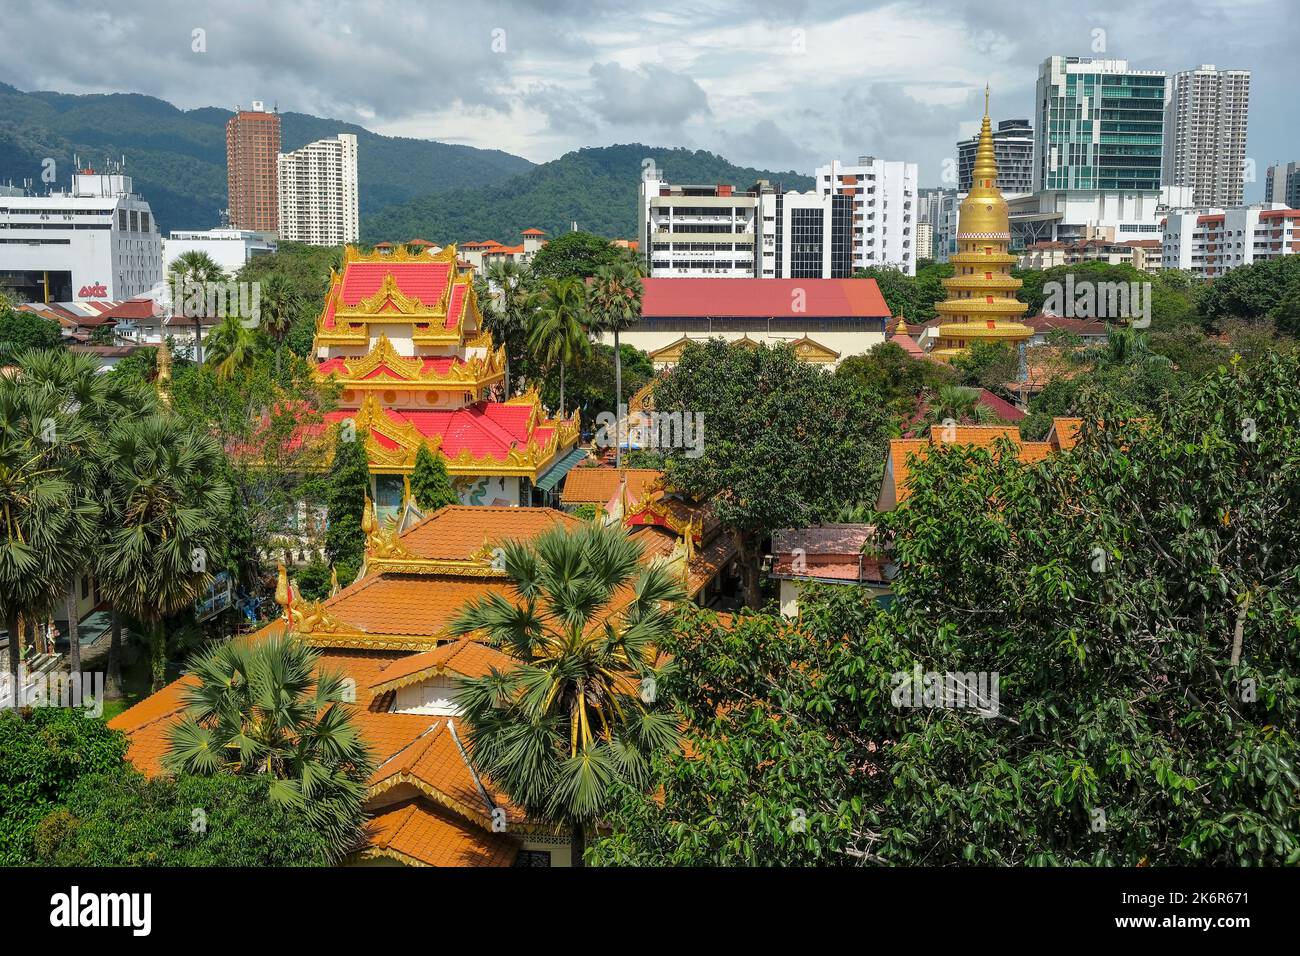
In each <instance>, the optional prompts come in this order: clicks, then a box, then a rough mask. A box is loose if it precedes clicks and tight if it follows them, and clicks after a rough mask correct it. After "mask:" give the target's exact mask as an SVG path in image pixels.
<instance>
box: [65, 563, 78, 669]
mask: <svg viewBox="0 0 1300 956" xmlns="http://www.w3.org/2000/svg"><path fill="white" fill-rule="evenodd" d="M63 597H64V602H63V603H64V606H65V608H64V609H65V610H66V611H67V614H68V670H69V671H71V672H72V673H73V674H80V673H81V622H80V621H79V620H77V575H75V574H74V575H73V576H72V581H70V582H69V584H68V590H67V593H66V594H64V596H63Z"/></svg>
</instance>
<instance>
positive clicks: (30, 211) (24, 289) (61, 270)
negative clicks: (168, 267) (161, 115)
mask: <svg viewBox="0 0 1300 956" xmlns="http://www.w3.org/2000/svg"><path fill="white" fill-rule="evenodd" d="M162 266H163V259H162V239H161V237H160V235H159V232H158V223H157V222H156V221H155V220H154V217H153V211H152V210H151V209H150V207H149V203H148V202H146V201H145V200H144V199H143V198H142V197H140V196H138V195H136V194H135V193H134V192H133V191H132V182H131V177H130V176H127V175H124V174H123V173H122V172H121V171H120V170H114V171H112V172H107V173H97V172H95V171H94V170H92V169H83V170H82V171H80V172H77V173H75V174H73V176H72V183H71V188H70V189H68V190H66V191H62V192H49V193H46V194H44V195H33V194H32V193H31V192H30V191H24V190H18V189H12V188H10V189H6V190H4V193H3V194H0V288H7V289H8V290H10V291H12V292H13V293H14V294H15V295H16V296H17V298H19V299H21V300H26V301H31V302H83V301H109V300H111V301H117V300H121V299H129V298H131V297H132V296H137V295H143V294H144V293H145V292H148V291H149V290H150V289H151V288H153V287H154V285H155V284H157V283H158V282H160V281H162V278H163V268H162Z"/></svg>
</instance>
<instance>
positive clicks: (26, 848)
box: [0, 707, 126, 866]
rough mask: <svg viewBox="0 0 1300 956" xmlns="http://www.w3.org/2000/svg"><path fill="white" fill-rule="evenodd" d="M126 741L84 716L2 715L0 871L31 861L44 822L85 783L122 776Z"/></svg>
mask: <svg viewBox="0 0 1300 956" xmlns="http://www.w3.org/2000/svg"><path fill="white" fill-rule="evenodd" d="M125 754H126V738H125V737H123V736H122V735H121V734H120V733H117V732H116V731H113V730H109V729H108V727H107V726H105V724H104V722H103V721H102V720H97V719H94V718H91V717H88V716H86V712H85V711H83V710H77V709H69V708H58V707H37V708H34V709H32V710H27V711H23V712H19V713H15V712H12V711H7V710H5V711H0V866H16V865H19V864H22V863H26V862H28V861H29V860H30V859H31V857H32V852H33V850H32V838H33V836H34V835H35V833H36V828H37V826H38V825H39V824H40V822H41V821H42V820H43V819H45V817H46V816H48V815H49V814H50V813H52V812H54V811H55V810H56V809H58V808H59V807H60V806H62V805H63V804H64V803H65V802H66V801H67V800H68V799H69V796H70V794H71V792H72V791H73V789H74V788H75V787H76V785H77V783H78V781H80V780H81V779H82V778H83V777H88V776H90V775H93V774H100V773H106V772H110V771H116V770H119V769H120V768H121V767H122V766H123V764H122V760H123V757H124V756H125Z"/></svg>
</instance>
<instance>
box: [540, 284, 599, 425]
mask: <svg viewBox="0 0 1300 956" xmlns="http://www.w3.org/2000/svg"><path fill="white" fill-rule="evenodd" d="M533 301H534V303H535V305H536V312H535V313H534V315H533V317H532V326H531V327H530V329H529V331H528V350H529V351H530V352H531V353H532V355H533V358H534V359H536V360H537V361H538V362H539V363H540V364H542V365H546V366H552V365H555V364H556V363H559V366H560V417H563V416H564V368H565V366H566V365H572V364H574V363H576V362H579V361H581V360H582V359H584V358H586V357H587V356H589V355H590V354H591V339H590V338H588V335H587V327H586V326H585V325H584V324H583V319H584V318H585V317H586V287H585V286H583V284H582V282H580V281H579V280H578V279H573V278H569V279H546V280H545V281H544V282H543V283H542V288H541V289H540V290H539V291H538V292H537V293H536V294H535V296H534V299H533Z"/></svg>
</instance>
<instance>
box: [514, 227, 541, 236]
mask: <svg viewBox="0 0 1300 956" xmlns="http://www.w3.org/2000/svg"><path fill="white" fill-rule="evenodd" d="M520 235H521V236H544V235H546V233H545V232H543V231H542V230H540V229H525V230H524V231H523V232H521V233H520Z"/></svg>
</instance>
